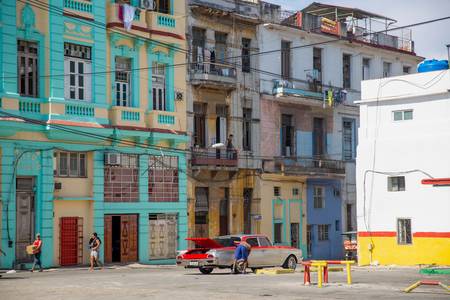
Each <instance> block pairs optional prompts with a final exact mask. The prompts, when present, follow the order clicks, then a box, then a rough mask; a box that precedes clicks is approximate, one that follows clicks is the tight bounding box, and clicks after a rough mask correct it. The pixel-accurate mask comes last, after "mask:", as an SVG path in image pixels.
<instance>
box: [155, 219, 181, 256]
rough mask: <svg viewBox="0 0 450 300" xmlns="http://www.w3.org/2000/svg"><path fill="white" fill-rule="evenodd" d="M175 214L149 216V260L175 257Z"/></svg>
mask: <svg viewBox="0 0 450 300" xmlns="http://www.w3.org/2000/svg"><path fill="white" fill-rule="evenodd" d="M177 219H178V218H177V215H175V214H150V215H149V227H150V228H149V229H150V231H149V232H150V245H149V249H150V253H149V256H150V259H170V258H176V256H177V240H178V221H177Z"/></svg>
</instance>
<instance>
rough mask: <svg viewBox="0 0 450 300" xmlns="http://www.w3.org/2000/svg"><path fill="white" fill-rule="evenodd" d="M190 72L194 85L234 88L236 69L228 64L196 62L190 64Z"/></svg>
mask: <svg viewBox="0 0 450 300" xmlns="http://www.w3.org/2000/svg"><path fill="white" fill-rule="evenodd" d="M190 74H191V75H190V79H191V84H192V85H194V86H199V87H208V88H215V89H225V90H231V89H235V88H236V69H235V68H234V67H232V66H231V65H229V64H220V63H214V62H201V63H200V62H196V63H193V64H191V70H190Z"/></svg>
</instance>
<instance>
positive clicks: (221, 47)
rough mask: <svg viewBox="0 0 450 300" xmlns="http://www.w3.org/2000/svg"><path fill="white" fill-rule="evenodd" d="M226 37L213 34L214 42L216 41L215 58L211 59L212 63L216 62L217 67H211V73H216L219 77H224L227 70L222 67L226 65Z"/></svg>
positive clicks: (219, 33)
mask: <svg viewBox="0 0 450 300" xmlns="http://www.w3.org/2000/svg"><path fill="white" fill-rule="evenodd" d="M227 37H228V35H227V34H226V33H222V32H218V31H216V32H215V40H216V46H215V53H214V54H215V57H214V59H213V57H211V61H212V62H217V63H218V64H219V65H214V64H213V65H212V66H211V68H212V70H213V71H215V72H216V73H218V74H219V75H225V73H224V72H227V71H225V70H228V68H227V67H225V66H224V65H225V64H227V61H226V59H227V49H228V47H227Z"/></svg>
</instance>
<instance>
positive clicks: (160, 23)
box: [107, 3, 185, 39]
mask: <svg viewBox="0 0 450 300" xmlns="http://www.w3.org/2000/svg"><path fill="white" fill-rule="evenodd" d="M121 10H122V7H121V4H119V3H111V4H109V5H108V15H107V24H108V27H119V28H124V25H123V19H122V12H121ZM130 32H131V33H133V34H136V35H138V36H141V37H145V38H152V36H153V35H155V36H161V35H163V36H168V37H174V38H176V39H184V35H185V33H184V24H183V22H180V21H179V20H176V19H175V18H174V17H173V16H172V15H170V14H164V13H160V12H156V11H150V10H144V9H141V8H136V12H135V16H134V20H133V22H132V26H131V30H130Z"/></svg>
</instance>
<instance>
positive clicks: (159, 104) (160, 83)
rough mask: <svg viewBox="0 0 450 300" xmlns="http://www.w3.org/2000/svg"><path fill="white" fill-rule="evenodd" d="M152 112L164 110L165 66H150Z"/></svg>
mask: <svg viewBox="0 0 450 300" xmlns="http://www.w3.org/2000/svg"><path fill="white" fill-rule="evenodd" d="M152 88H153V93H152V95H153V110H162V111H164V110H166V66H165V65H163V64H158V63H156V62H154V63H153V64H152Z"/></svg>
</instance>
